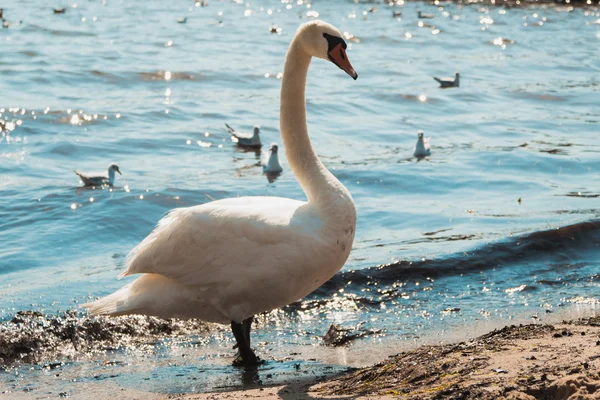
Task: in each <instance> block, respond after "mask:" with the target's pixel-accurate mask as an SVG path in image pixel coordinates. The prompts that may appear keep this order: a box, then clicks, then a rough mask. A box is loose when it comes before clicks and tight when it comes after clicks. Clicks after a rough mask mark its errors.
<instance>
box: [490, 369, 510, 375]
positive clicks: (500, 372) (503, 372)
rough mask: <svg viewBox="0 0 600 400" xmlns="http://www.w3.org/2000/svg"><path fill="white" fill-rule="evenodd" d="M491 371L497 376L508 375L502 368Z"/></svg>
mask: <svg viewBox="0 0 600 400" xmlns="http://www.w3.org/2000/svg"><path fill="white" fill-rule="evenodd" d="M492 371H494V372H495V373H497V374H508V371H507V370H505V369H502V368H494V369H493V370H492Z"/></svg>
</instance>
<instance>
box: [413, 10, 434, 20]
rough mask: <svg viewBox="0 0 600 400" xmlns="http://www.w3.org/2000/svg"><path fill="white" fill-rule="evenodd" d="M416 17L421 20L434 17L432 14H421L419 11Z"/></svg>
mask: <svg viewBox="0 0 600 400" xmlns="http://www.w3.org/2000/svg"><path fill="white" fill-rule="evenodd" d="M417 16H418V17H419V18H421V19H431V18H435V15H433V14H423V13H422V12H421V11H417Z"/></svg>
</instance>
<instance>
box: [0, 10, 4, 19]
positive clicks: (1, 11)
mask: <svg viewBox="0 0 600 400" xmlns="http://www.w3.org/2000/svg"><path fill="white" fill-rule="evenodd" d="M0 19H4V9H3V8H0Z"/></svg>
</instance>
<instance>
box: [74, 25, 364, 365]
mask: <svg viewBox="0 0 600 400" xmlns="http://www.w3.org/2000/svg"><path fill="white" fill-rule="evenodd" d="M345 49H346V43H345V42H344V40H343V39H342V35H341V34H340V32H339V31H338V30H337V29H335V28H334V27H333V26H331V25H329V24H327V23H324V22H322V21H312V22H309V23H306V24H304V25H302V26H301V27H300V29H299V30H298V32H297V34H296V36H295V37H294V39H293V41H292V44H291V45H290V49H289V51H288V54H287V56H286V62H285V67H284V75H283V80H282V89H281V105H280V113H281V126H280V128H281V136H282V139H283V141H284V144H285V148H286V155H287V159H288V163H289V165H290V167H291V169H292V171H293V172H294V174H295V175H296V177H297V178H298V181H299V183H300V185H301V186H302V188H303V189H304V191H305V193H306V195H307V197H308V201H307V202H305V201H297V200H291V199H286V198H280V197H240V198H232V199H224V200H219V201H214V202H211V203H207V204H203V205H199V206H195V207H189V208H180V209H175V210H172V211H171V212H169V214H168V215H167V216H165V217H164V218H163V219H162V220H161V221H160V222H159V223H158V226H157V227H156V228H155V229H154V231H153V232H152V233H151V234H150V235H148V237H146V238H145V239H144V240H143V241H142V242H141V243H140V244H139V245H138V246H137V247H136V248H134V249H133V250H132V251H131V253H130V254H129V256H128V258H127V263H126V267H127V268H126V271H125V272H124V273H123V274H121V276H128V275H133V274H142V276H141V277H139V278H138V279H137V280H135V281H134V282H133V283H131V284H129V285H127V286H125V287H123V288H122V289H120V290H119V291H117V292H115V293H113V294H111V295H109V296H107V297H104V298H102V299H100V300H98V301H95V302H93V303H88V304H85V305H84V306H85V307H87V308H88V309H89V311H90V313H92V314H108V315H123V314H134V313H135V314H146V315H156V316H160V317H164V318H169V317H180V318H199V319H201V320H204V321H209V322H218V323H230V322H231V326H232V331H233V333H234V336H235V338H236V341H237V343H238V346H239V349H240V353H241V356H242V359H243V361H244V364H245V366H246V368H252V367H255V366H256V364H257V362H258V359H257V358H256V356H255V355H254V353H253V352H252V350H251V348H250V324H251V322H252V317H253V316H254V315H255V314H257V313H260V312H264V311H269V310H272V309H274V308H277V307H281V306H284V305H286V304H289V303H291V302H294V301H296V300H299V299H301V298H302V297H304V296H306V295H307V294H309V293H310V292H312V291H313V290H315V289H316V288H318V287H319V286H320V285H322V284H323V283H324V282H325V281H327V280H328V279H330V278H331V277H332V276H333V275H334V274H335V273H336V272H337V271H339V270H340V268H342V266H343V265H344V263H345V262H346V259H347V258H348V255H349V254H350V250H351V248H352V242H353V240H354V233H355V232H354V231H355V227H356V211H355V208H354V202H353V201H352V197H351V196H350V193H349V192H348V191H347V190H346V188H345V187H344V186H343V185H342V184H341V183H340V182H339V181H338V180H337V179H336V178H335V177H334V176H333V175H332V174H331V173H330V172H329V171H328V170H327V169H326V168H325V166H324V165H323V164H322V163H321V161H320V160H319V158H318V156H317V154H316V153H315V151H314V149H313V148H312V145H311V143H310V139H309V137H308V130H307V127H306V109H305V101H304V87H305V84H306V75H307V72H308V67H309V65H310V60H311V58H312V57H319V58H322V59H326V60H327V59H330V60H331V61H332V62H334V63H335V64H336V65H338V66H339V67H340V68H342V69H343V70H344V71H346V72H347V73H348V74H349V75H350V76H352V77H353V78H354V79H356V77H357V74H356V72H355V71H354V69H353V68H352V66H351V65H350V62H349V61H348V59H347V56H346V53H345ZM333 122H334V123H337V118H336V119H335V120H334V121H333Z"/></svg>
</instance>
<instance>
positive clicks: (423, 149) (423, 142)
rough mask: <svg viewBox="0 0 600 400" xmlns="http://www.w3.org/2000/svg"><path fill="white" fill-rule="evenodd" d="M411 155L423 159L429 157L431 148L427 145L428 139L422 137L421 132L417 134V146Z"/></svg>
mask: <svg viewBox="0 0 600 400" xmlns="http://www.w3.org/2000/svg"><path fill="white" fill-rule="evenodd" d="M413 155H414V156H415V157H417V158H423V157H427V156H429V155H431V146H430V145H429V138H424V137H423V131H419V133H418V134H417V145H416V146H415V152H414V153H413Z"/></svg>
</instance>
